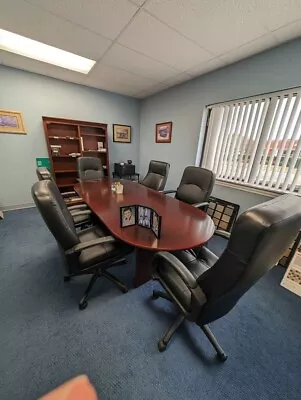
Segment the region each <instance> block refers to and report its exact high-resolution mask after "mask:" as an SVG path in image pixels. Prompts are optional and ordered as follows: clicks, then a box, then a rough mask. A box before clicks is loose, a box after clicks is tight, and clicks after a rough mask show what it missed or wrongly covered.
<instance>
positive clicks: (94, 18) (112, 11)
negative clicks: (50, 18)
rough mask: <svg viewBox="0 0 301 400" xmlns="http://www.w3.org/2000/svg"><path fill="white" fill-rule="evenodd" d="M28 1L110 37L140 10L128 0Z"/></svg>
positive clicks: (118, 31) (117, 33)
mask: <svg viewBox="0 0 301 400" xmlns="http://www.w3.org/2000/svg"><path fill="white" fill-rule="evenodd" d="M27 1H29V2H30V3H32V4H35V5H36V6H38V7H41V8H43V9H44V10H47V11H50V12H52V13H53V14H55V15H58V16H59V17H62V18H65V19H67V20H68V21H71V22H75V23H76V24H78V25H80V26H83V27H84V28H87V29H89V30H90V31H93V32H96V33H98V34H100V35H103V36H105V37H107V38H109V39H115V38H116V37H117V36H118V35H119V33H120V32H121V31H122V29H123V28H124V27H125V26H126V25H127V23H128V22H129V21H130V20H131V18H132V17H133V16H134V15H135V13H136V11H137V10H138V7H137V6H135V5H134V4H132V3H130V2H129V1H128V0H85V1H84V0H27Z"/></svg>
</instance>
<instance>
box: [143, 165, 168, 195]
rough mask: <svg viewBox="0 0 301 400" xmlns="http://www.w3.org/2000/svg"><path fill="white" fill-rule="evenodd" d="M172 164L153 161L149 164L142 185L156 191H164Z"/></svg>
mask: <svg viewBox="0 0 301 400" xmlns="http://www.w3.org/2000/svg"><path fill="white" fill-rule="evenodd" d="M169 168H170V164H168V163H166V162H163V161H155V160H152V161H151V162H150V163H149V167H148V172H147V174H146V175H145V177H144V178H143V179H142V181H140V183H141V185H144V186H147V187H149V188H150V189H154V190H163V189H164V188H165V185H166V181H167V178H168V174H169Z"/></svg>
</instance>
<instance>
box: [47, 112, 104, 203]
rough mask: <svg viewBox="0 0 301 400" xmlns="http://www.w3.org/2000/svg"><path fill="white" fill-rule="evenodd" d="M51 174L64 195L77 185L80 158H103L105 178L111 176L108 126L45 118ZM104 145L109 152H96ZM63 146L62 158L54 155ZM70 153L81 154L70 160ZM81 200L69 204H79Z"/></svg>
mask: <svg viewBox="0 0 301 400" xmlns="http://www.w3.org/2000/svg"><path fill="white" fill-rule="evenodd" d="M42 119H43V125H44V132H45V139H46V144H47V148H48V154H49V159H50V165H51V170H52V173H53V176H54V178H55V181H56V183H57V185H58V187H59V188H60V191H61V192H64V191H68V190H70V188H73V186H74V185H75V184H76V183H77V182H78V181H77V163H76V159H77V157H81V156H91V157H99V158H100V159H101V161H102V164H103V167H104V170H105V174H106V176H109V173H110V171H109V166H110V164H109V152H108V130H107V125H106V124H103V123H97V122H88V121H78V120H71V119H62V118H54V117H42ZM99 142H102V147H103V148H104V149H105V151H99V150H96V149H97V148H98V147H99ZM56 144H59V147H60V152H61V153H62V154H52V150H51V146H56ZM70 153H78V154H79V155H77V156H70V155H69V154H70ZM76 201H78V202H80V200H76V198H75V199H72V200H68V204H76Z"/></svg>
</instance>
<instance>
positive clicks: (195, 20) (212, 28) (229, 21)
mask: <svg viewBox="0 0 301 400" xmlns="http://www.w3.org/2000/svg"><path fill="white" fill-rule="evenodd" d="M254 1H257V0H254ZM258 1H259V0H258ZM270 3H271V4H272V3H273V2H270ZM250 4H252V2H250V0H240V1H237V0H227V1H224V0H186V1H183V0H173V1H170V0H149V1H147V2H146V4H145V5H144V7H143V8H144V9H146V10H147V11H148V12H150V13H151V14H152V15H154V16H155V17H157V18H159V19H160V20H161V21H163V22H165V23H166V24H168V25H169V26H171V27H173V28H174V29H176V30H177V31H179V32H180V33H181V34H183V35H184V36H186V37H188V38H190V39H192V40H194V41H195V42H196V43H198V44H199V45H200V46H202V47H203V48H205V49H207V50H209V51H210V52H212V53H213V54H215V55H219V54H222V53H224V52H226V51H229V50H231V49H233V48H235V47H237V46H240V45H242V44H244V43H247V42H250V41H251V40H254V39H256V38H257V37H259V36H262V35H264V34H265V33H267V29H265V28H264V27H263V26H262V24H260V23H259V21H258V18H256V17H254V13H253V12H252V8H251V5H250Z"/></svg>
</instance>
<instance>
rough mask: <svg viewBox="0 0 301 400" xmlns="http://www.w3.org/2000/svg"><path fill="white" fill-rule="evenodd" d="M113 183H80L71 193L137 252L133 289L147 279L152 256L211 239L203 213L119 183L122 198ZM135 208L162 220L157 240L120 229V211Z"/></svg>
mask: <svg viewBox="0 0 301 400" xmlns="http://www.w3.org/2000/svg"><path fill="white" fill-rule="evenodd" d="M115 181H116V180H115ZM118 181H120V180H118ZM113 182H114V180H112V179H108V178H104V179H101V180H98V181H82V182H80V183H78V184H76V185H75V186H74V189H75V191H76V192H77V193H78V194H79V195H80V196H81V197H82V199H83V201H84V202H85V203H86V204H87V205H88V206H89V208H90V209H91V210H92V211H93V213H94V214H95V215H96V216H97V217H98V218H99V219H100V221H101V222H102V223H103V224H104V225H105V226H106V227H107V228H108V230H109V231H110V232H111V233H112V235H113V236H115V237H116V238H118V239H120V240H122V241H123V242H125V243H128V244H130V245H132V246H134V247H135V248H136V274H135V286H140V285H142V284H143V283H145V282H146V281H148V280H149V279H150V275H151V260H152V256H153V254H154V252H156V251H160V250H166V251H174V250H186V249H192V248H194V247H197V246H201V245H203V244H204V243H206V242H207V241H208V240H209V239H210V238H211V236H212V235H213V233H214V230H215V227H214V224H213V221H212V219H211V218H210V217H209V216H208V215H207V214H206V213H205V212H203V211H201V210H199V209H197V208H195V207H193V206H191V205H189V204H187V203H184V202H182V201H179V200H176V199H174V198H172V197H170V196H167V195H165V194H163V193H160V192H157V191H155V190H152V189H149V188H147V187H145V186H143V185H141V184H140V183H137V182H133V181H129V180H121V181H120V182H121V183H122V184H123V194H116V193H115V192H112V190H111V184H112V183H113ZM135 204H137V205H142V206H147V207H150V208H153V209H154V210H155V211H156V212H157V213H158V214H159V215H161V216H162V225H161V237H160V239H157V238H156V237H155V235H154V234H153V232H152V231H151V230H150V229H147V228H143V227H141V226H137V225H136V226H130V227H126V228H121V227H120V207H121V206H127V205H135Z"/></svg>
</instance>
